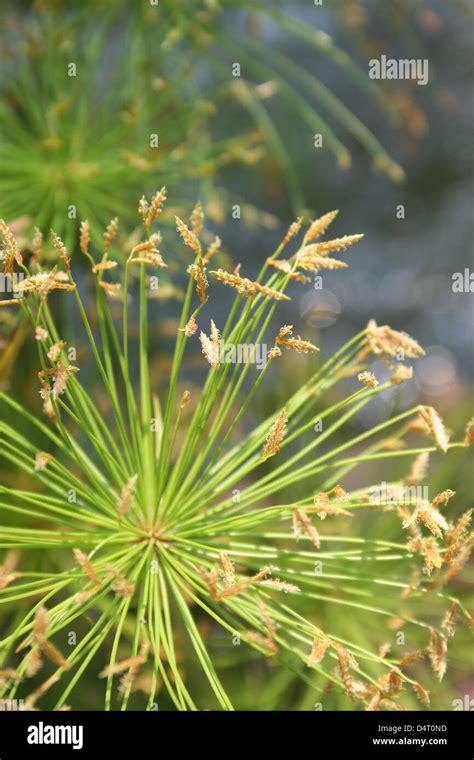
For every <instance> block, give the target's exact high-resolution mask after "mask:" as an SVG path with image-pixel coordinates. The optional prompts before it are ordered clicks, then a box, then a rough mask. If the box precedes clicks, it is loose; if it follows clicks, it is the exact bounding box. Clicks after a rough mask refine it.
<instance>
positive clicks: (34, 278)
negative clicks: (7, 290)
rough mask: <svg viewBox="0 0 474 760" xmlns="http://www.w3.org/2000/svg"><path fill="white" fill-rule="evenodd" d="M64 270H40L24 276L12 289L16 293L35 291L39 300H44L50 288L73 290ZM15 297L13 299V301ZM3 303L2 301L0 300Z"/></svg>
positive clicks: (73, 287)
mask: <svg viewBox="0 0 474 760" xmlns="http://www.w3.org/2000/svg"><path fill="white" fill-rule="evenodd" d="M67 280H68V276H67V274H66V272H57V271H56V270H55V269H53V270H52V271H51V272H40V273H39V274H32V275H31V276H30V277H25V279H24V280H20V281H19V282H17V283H16V284H15V287H14V290H15V292H18V293H37V294H38V295H39V297H40V299H41V301H45V300H46V298H47V297H48V295H49V293H50V292H51V291H52V290H75V289H76V286H75V285H74V283H71V282H68V281H67ZM16 300H17V299H13V302H15V301H16ZM2 303H4V302H2Z"/></svg>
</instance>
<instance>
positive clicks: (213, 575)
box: [197, 567, 219, 599]
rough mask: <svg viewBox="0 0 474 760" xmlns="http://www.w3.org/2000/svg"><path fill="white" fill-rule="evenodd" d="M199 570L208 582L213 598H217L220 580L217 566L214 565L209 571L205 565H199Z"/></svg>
mask: <svg viewBox="0 0 474 760" xmlns="http://www.w3.org/2000/svg"><path fill="white" fill-rule="evenodd" d="M197 570H198V573H199V574H200V576H201V578H203V580H204V581H205V582H206V583H207V587H208V589H209V594H210V596H211V599H217V596H218V591H217V581H218V580H219V573H218V570H217V567H212V568H211V570H209V572H208V571H207V570H206V569H205V568H204V567H198V568H197Z"/></svg>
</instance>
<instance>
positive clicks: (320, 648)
mask: <svg viewBox="0 0 474 760" xmlns="http://www.w3.org/2000/svg"><path fill="white" fill-rule="evenodd" d="M330 646H331V641H330V639H327V638H325V637H324V636H321V635H317V636H315V637H314V639H313V644H312V647H311V652H310V655H309V659H308V664H309V665H317V664H318V663H320V662H321V661H322V659H323V657H324V655H325V654H326V650H327V649H329V647H330Z"/></svg>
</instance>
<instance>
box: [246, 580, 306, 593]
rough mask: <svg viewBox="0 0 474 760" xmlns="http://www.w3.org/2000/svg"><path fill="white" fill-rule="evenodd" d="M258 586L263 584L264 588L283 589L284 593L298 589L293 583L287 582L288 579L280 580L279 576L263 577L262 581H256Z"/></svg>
mask: <svg viewBox="0 0 474 760" xmlns="http://www.w3.org/2000/svg"><path fill="white" fill-rule="evenodd" d="M256 583H257V585H258V586H265V587H266V588H272V589H274V590H275V591H283V592H284V593H285V594H290V593H294V592H295V591H299V590H300V589H299V586H297V585H296V584H295V583H288V581H281V580H280V579H279V578H265V579H264V580H262V581H256Z"/></svg>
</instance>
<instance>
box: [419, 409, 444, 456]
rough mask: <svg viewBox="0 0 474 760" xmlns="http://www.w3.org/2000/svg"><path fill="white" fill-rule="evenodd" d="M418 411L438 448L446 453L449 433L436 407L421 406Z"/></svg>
mask: <svg viewBox="0 0 474 760" xmlns="http://www.w3.org/2000/svg"><path fill="white" fill-rule="evenodd" d="M417 411H418V415H419V417H420V419H421V420H422V422H423V423H424V424H425V425H426V428H427V430H428V431H429V434H430V435H431V437H432V438H433V439H434V441H435V443H436V445H437V446H438V448H439V449H441V451H443V452H444V453H446V452H447V450H448V446H449V435H448V433H447V432H446V429H445V427H444V424H443V420H442V419H441V417H440V416H439V414H438V412H437V411H436V409H435V408H434V407H432V406H419V407H418V409H417Z"/></svg>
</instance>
